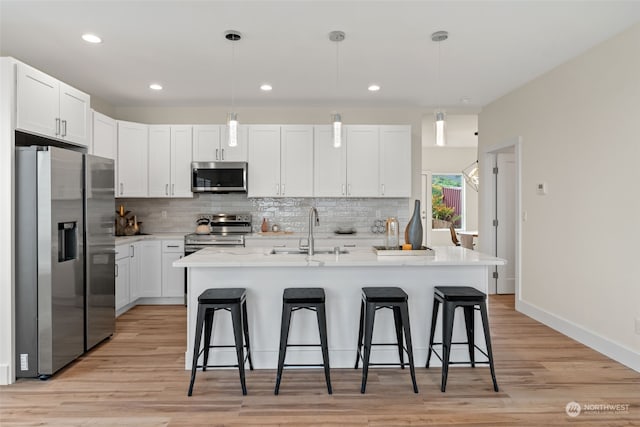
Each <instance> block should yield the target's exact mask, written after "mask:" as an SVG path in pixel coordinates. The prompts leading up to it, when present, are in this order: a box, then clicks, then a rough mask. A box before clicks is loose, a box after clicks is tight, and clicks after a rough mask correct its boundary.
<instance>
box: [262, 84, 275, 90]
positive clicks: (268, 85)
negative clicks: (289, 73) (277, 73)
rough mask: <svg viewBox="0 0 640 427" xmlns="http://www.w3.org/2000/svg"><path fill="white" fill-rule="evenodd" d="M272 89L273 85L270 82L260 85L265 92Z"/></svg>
mask: <svg viewBox="0 0 640 427" xmlns="http://www.w3.org/2000/svg"><path fill="white" fill-rule="evenodd" d="M271 89H273V86H271V85H270V84H269V83H264V84H262V85H260V90H263V91H265V92H269V91H270V90H271Z"/></svg>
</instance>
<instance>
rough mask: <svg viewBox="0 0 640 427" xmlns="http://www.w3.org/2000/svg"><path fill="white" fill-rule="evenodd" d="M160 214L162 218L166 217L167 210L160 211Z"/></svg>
mask: <svg viewBox="0 0 640 427" xmlns="http://www.w3.org/2000/svg"><path fill="white" fill-rule="evenodd" d="M160 216H161V217H162V219H167V211H162V212H160Z"/></svg>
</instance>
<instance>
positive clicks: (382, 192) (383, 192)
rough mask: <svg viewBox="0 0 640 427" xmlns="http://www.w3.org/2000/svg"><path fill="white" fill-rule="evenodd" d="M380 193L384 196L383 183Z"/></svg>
mask: <svg viewBox="0 0 640 427" xmlns="http://www.w3.org/2000/svg"><path fill="white" fill-rule="evenodd" d="M382 195H383V196H384V184H382Z"/></svg>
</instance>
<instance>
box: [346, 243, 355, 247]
mask: <svg viewBox="0 0 640 427" xmlns="http://www.w3.org/2000/svg"><path fill="white" fill-rule="evenodd" d="M343 246H344V247H345V248H355V247H356V245H355V243H353V244H350V245H348V244H346V243H345V244H344V245H343Z"/></svg>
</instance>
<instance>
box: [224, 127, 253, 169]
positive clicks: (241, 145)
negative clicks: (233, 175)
mask: <svg viewBox="0 0 640 427" xmlns="http://www.w3.org/2000/svg"><path fill="white" fill-rule="evenodd" d="M221 127H222V128H223V129H224V131H223V132H222V138H221V139H220V160H222V161H223V162H246V161H247V138H248V130H249V126H247V125H240V126H239V127H238V145H237V146H235V147H229V144H228V143H227V140H228V139H227V138H228V137H227V135H228V134H227V132H228V128H227V126H221Z"/></svg>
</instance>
